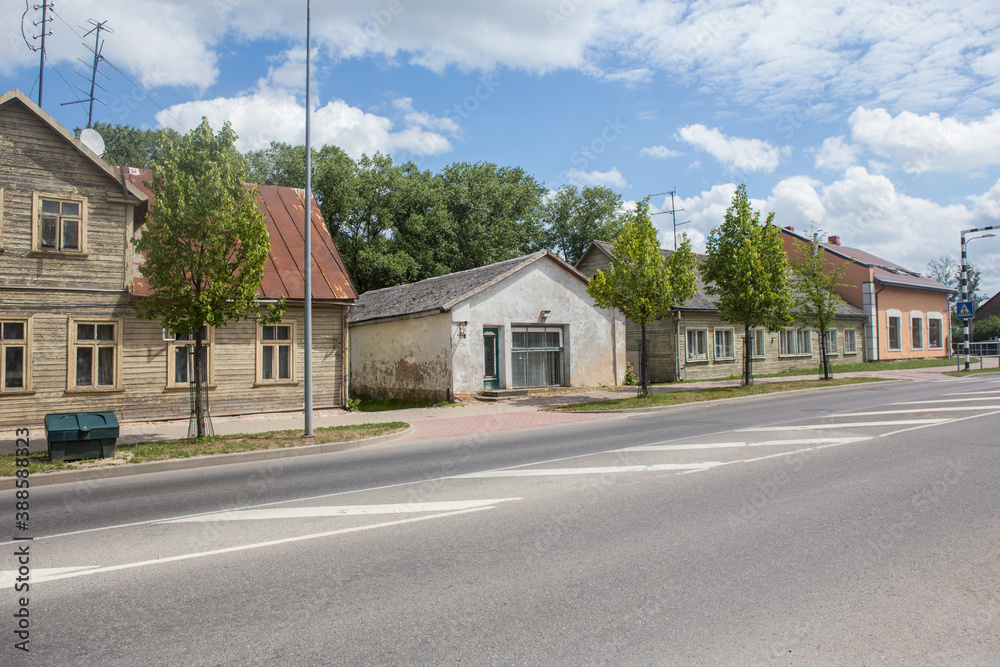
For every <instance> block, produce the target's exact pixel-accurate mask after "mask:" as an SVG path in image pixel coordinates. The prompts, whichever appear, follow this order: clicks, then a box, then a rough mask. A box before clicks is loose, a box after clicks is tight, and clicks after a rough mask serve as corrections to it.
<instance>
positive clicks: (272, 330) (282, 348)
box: [258, 324, 295, 382]
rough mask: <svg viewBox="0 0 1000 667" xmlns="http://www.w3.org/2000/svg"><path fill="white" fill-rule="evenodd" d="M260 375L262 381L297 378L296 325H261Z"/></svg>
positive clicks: (280, 380) (287, 380)
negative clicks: (295, 353)
mask: <svg viewBox="0 0 1000 667" xmlns="http://www.w3.org/2000/svg"><path fill="white" fill-rule="evenodd" d="M258 335H259V340H260V345H259V359H260V363H259V368H258V371H259V376H258V380H260V381H261V382H292V381H294V380H295V377H294V375H295V355H294V352H295V343H294V338H293V337H294V335H295V327H293V326H292V325H290V324H266V325H261V326H260V327H259V334H258Z"/></svg>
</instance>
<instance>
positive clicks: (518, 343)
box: [512, 331, 528, 349]
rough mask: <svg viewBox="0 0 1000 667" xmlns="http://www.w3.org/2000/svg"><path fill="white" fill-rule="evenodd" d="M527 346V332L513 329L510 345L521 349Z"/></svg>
mask: <svg viewBox="0 0 1000 667" xmlns="http://www.w3.org/2000/svg"><path fill="white" fill-rule="evenodd" d="M527 346H528V334H527V332H525V331H515V332H514V336H513V340H512V347H514V348H515V349H523V348H525V347H527Z"/></svg>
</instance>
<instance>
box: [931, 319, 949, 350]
mask: <svg viewBox="0 0 1000 667" xmlns="http://www.w3.org/2000/svg"><path fill="white" fill-rule="evenodd" d="M931 322H937V323H938V333H939V335H940V337H941V340H940V341H939V343H938V344H937V345H932V344H931V342H932V341H931ZM944 338H945V336H944V315H942V314H941V313H936V312H930V313H927V349H928V350H943V349H944Z"/></svg>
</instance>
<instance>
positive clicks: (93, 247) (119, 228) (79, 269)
mask: <svg viewBox="0 0 1000 667" xmlns="http://www.w3.org/2000/svg"><path fill="white" fill-rule="evenodd" d="M0 155H2V156H3V157H2V159H0V188H3V194H4V203H3V215H4V219H3V221H2V223H0V229H2V238H0V247H3V249H4V251H3V254H2V255H0V285H22V286H28V287H64V286H66V285H72V286H74V287H78V288H99V289H116V290H122V289H124V287H125V266H126V265H125V262H126V246H127V243H128V235H129V234H130V233H131V229H130V224H131V218H132V213H131V206H130V205H129V204H126V203H124V201H123V191H122V186H121V184H120V183H117V182H115V180H114V179H112V178H111V177H110V176H109V175H108V173H107V172H105V171H103V170H102V169H100V168H99V167H97V165H95V164H94V162H93V161H92V160H90V159H89V158H87V157H86V156H84V155H83V154H82V153H80V152H79V151H77V150H76V149H74V148H73V147H71V146H70V145H69V144H68V143H67V142H66V139H65V138H64V137H62V136H59V135H58V134H56V133H55V132H53V130H52V128H51V127H49V126H48V125H46V124H45V123H44V122H43V121H42V120H41V119H39V118H38V117H37V116H36V115H35V114H34V113H32V112H31V111H30V110H29V109H27V108H26V107H25V106H24V105H23V104H22V103H21V102H20V101H17V100H14V101H10V102H8V103H7V104H5V105H4V106H2V107H0ZM34 193H42V194H47V195H52V196H60V197H67V198H80V197H82V198H85V199H86V212H85V216H86V223H85V225H86V229H85V231H84V234H85V235H86V253H70V252H67V253H54V252H36V251H33V250H32V225H33V220H32V196H33V194H34ZM109 198H110V201H109Z"/></svg>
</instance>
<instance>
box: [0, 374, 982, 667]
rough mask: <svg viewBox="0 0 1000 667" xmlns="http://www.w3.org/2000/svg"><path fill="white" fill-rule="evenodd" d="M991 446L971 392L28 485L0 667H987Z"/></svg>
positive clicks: (969, 383) (795, 400) (847, 395)
mask: <svg viewBox="0 0 1000 667" xmlns="http://www.w3.org/2000/svg"><path fill="white" fill-rule="evenodd" d="M998 432H1000V382H998V381H997V380H996V379H992V380H991V379H989V378H988V377H984V376H979V377H970V378H964V379H961V380H946V381H941V382H923V383H891V384H889V383H887V384H879V385H860V386H853V387H846V388H841V389H829V390H824V391H820V392H810V393H801V394H794V395H792V394H779V395H770V396H764V397H758V398H752V399H741V400H737V401H727V402H718V403H711V404H698V405H689V406H683V407H678V408H675V409H671V410H667V411H664V412H655V413H644V414H638V415H631V416H627V417H622V418H620V419H613V420H608V421H600V422H591V423H587V424H584V425H576V426H563V427H548V428H544V429H538V430H534V431H520V432H516V433H506V434H494V435H491V436H484V437H477V438H460V439H452V440H446V441H438V442H425V443H409V444H406V445H403V444H393V443H386V444H382V445H376V446H372V447H367V448H362V449H356V450H351V451H347V452H341V453H337V454H327V455H317V456H310V457H301V458H295V459H284V460H277V461H270V462H261V463H246V464H236V465H232V466H221V467H214V468H206V469H198V470H189V471H178V472H172V473H161V474H156V475H146V476H141V477H126V478H118V479H110V480H103V481H95V482H86V483H80V484H62V485H55V486H51V487H39V488H37V489H32V490H31V494H30V507H31V518H30V530H29V531H28V533H29V534H30V535H32V536H33V537H34V539H33V540H31V541H30V542H29V541H21V542H18V543H16V544H15V543H13V542H7V543H5V544H4V545H3V550H4V551H3V553H4V554H5V555H4V556H3V560H0V570H4V571H5V572H3V573H2V575H0V576H4V577H5V581H4V587H3V592H2V593H0V596H2V599H0V605H2V606H0V610H2V614H0V618H2V619H6V620H0V631H2V632H0V636H2V637H4V644H3V645H2V646H0V662H2V663H3V664H11V663H13V662H14V661H17V662H24V663H25V664H39V665H76V664H80V665H97V664H100V665H134V664H142V665H175V664H190V665H258V664H276V665H277V664H281V665H288V664H302V665H327V664H328V665H355V664H358V665H386V664H433V665H443V664H472V665H478V664H484V665H507V664H532V665H534V664H538V665H541V664H545V665H551V664H567V665H579V664H586V665H590V664H663V665H696V664H705V665H732V664H739V665H743V664H775V665H784V664H791V665H813V664H815V665H859V664H864V665H899V664H917V665H922V664H942V665H955V664H968V665H997V664H1000V602H998V597H1000V512H998V510H997V508H998V507H1000V436H998ZM15 502H16V499H15V497H14V493H13V492H4V493H2V494H0V507H4V508H7V509H6V510H5V511H6V513H7V514H8V515H9V517H8V519H7V521H6V523H7V524H8V525H9V526H13V524H14V512H15V507H14V503H15ZM0 516H2V515H0ZM0 525H2V524H0ZM11 530H13V529H11ZM24 545H28V549H29V552H30V565H29V567H30V569H31V571H30V581H29V582H28V583H29V585H30V591H28V592H23V593H15V592H14V590H13V589H12V588H11V587H12V586H13V584H15V583H16V581H15V579H16V577H17V576H18V574H17V566H18V565H17V562H16V558H15V557H14V556H13V555H12V554H13V553H14V552H15V550H17V549H19V548H23V547H24ZM23 596H26V597H28V598H29V603H28V605H27V609H28V610H29V613H30V622H29V630H30V644H29V647H30V649H31V652H30V655H28V656H26V655H24V654H23V652H21V651H18V650H17V649H15V648H14V643H15V642H16V641H18V639H17V638H16V636H15V635H14V632H13V631H14V630H15V629H17V627H16V626H17V622H18V619H16V618H15V617H14V616H13V614H14V613H16V612H17V611H18V609H20V605H19V604H18V599H19V598H20V597H23ZM4 623H6V624H7V626H8V627H6V628H5V627H3V624H4Z"/></svg>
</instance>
